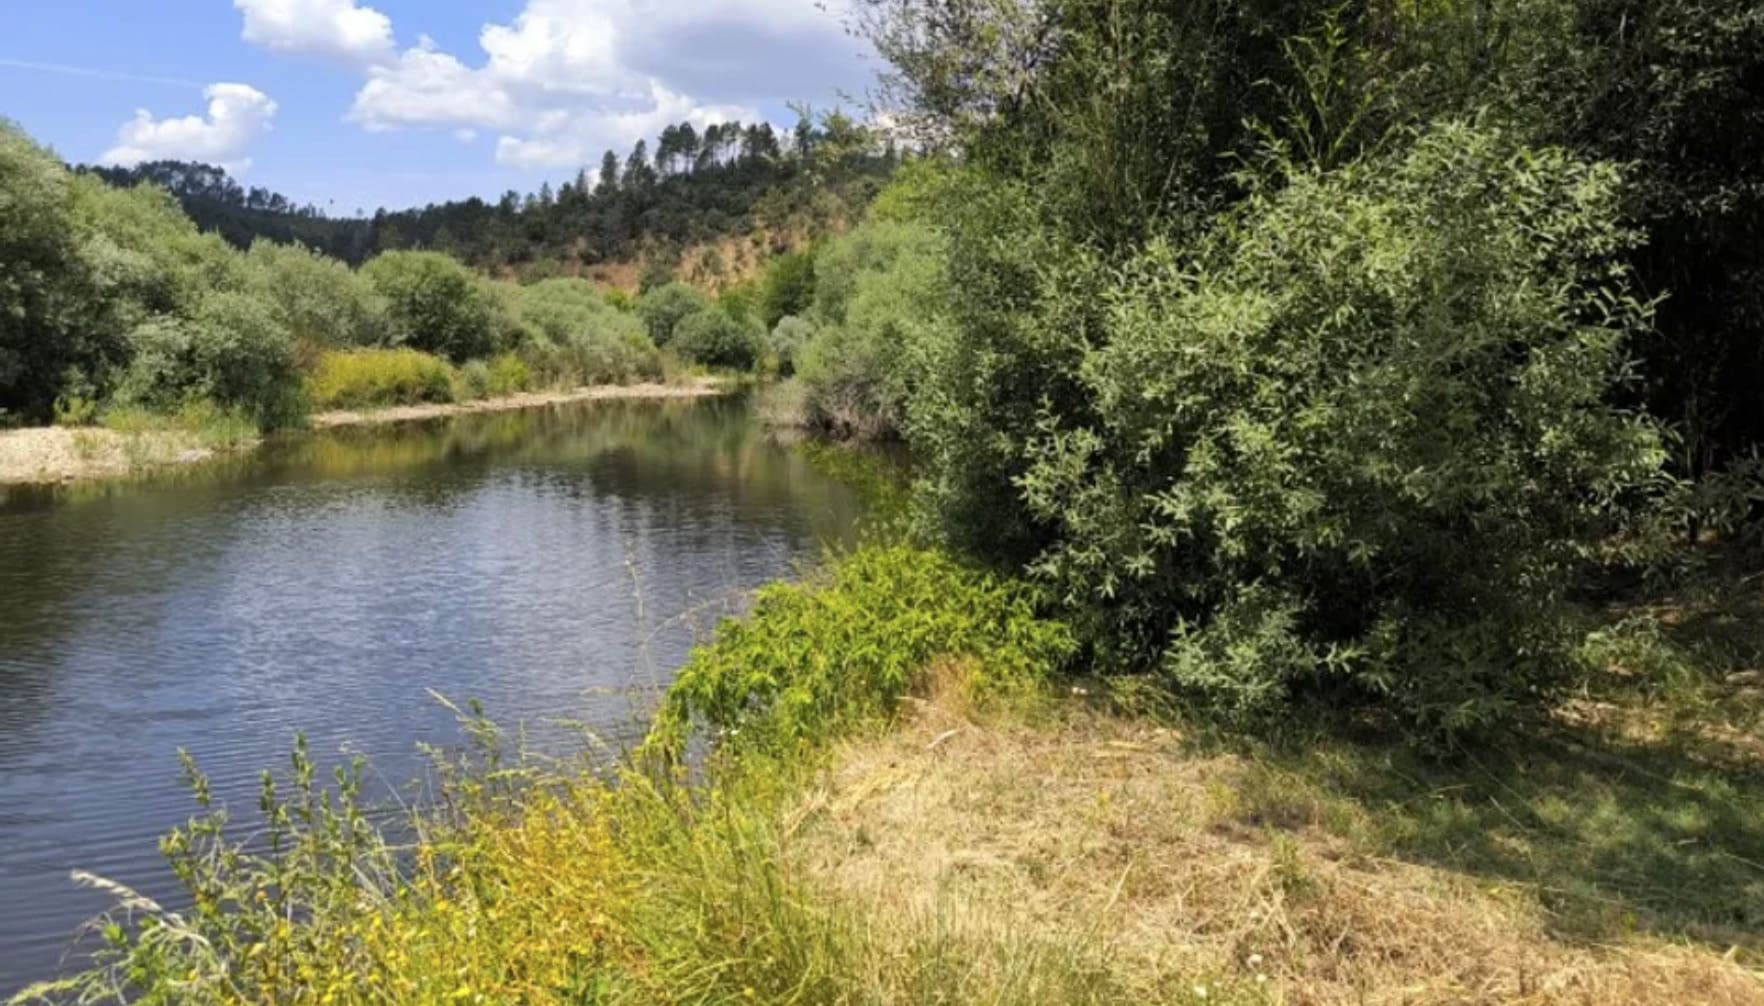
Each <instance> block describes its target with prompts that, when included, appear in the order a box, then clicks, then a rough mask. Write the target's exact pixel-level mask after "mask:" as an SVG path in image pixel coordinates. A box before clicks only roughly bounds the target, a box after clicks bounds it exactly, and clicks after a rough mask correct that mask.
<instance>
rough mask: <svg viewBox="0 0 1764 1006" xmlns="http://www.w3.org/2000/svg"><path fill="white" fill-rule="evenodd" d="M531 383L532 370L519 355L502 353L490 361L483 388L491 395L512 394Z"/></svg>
mask: <svg viewBox="0 0 1764 1006" xmlns="http://www.w3.org/2000/svg"><path fill="white" fill-rule="evenodd" d="M532 385H533V371H532V370H531V369H529V368H528V367H527V364H526V363H525V362H524V361H522V360H521V358H520V357H518V356H516V355H514V354H513V353H504V354H502V355H501V356H498V357H497V358H496V359H494V360H491V361H490V369H489V372H488V374H487V376H486V379H485V382H484V390H485V391H487V392H489V393H490V394H492V395H513V394H516V393H518V392H522V391H526V390H527V389H528V388H530V387H532Z"/></svg>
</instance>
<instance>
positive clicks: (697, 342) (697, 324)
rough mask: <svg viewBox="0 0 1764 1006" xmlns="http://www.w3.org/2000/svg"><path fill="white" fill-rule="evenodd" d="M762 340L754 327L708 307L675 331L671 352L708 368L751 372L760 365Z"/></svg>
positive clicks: (683, 321)
mask: <svg viewBox="0 0 1764 1006" xmlns="http://www.w3.org/2000/svg"><path fill="white" fill-rule="evenodd" d="M761 342H762V338H761V336H760V333H759V332H758V331H757V330H756V329H754V328H753V327H752V326H750V325H747V324H743V323H742V322H740V321H737V320H736V319H734V318H731V317H729V315H728V314H727V313H725V312H724V311H723V310H722V309H721V308H717V307H709V308H706V309H704V310H702V311H700V312H698V313H697V314H694V315H689V316H687V317H686V318H685V319H684V320H682V321H681V322H680V324H679V325H677V326H676V327H675V328H674V338H673V342H672V348H673V350H674V352H676V353H678V354H680V356H681V357H682V358H683V359H686V360H690V361H692V362H693V363H699V364H703V365H704V366H707V367H728V368H730V369H733V370H752V369H754V367H755V366H757V365H758V364H759V359H760V354H761V352H762V351H763V350H762V347H761Z"/></svg>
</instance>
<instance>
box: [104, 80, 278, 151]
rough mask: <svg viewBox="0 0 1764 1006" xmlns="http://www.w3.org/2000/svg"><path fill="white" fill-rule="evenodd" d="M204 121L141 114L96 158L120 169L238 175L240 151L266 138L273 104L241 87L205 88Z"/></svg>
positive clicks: (144, 111)
mask: <svg viewBox="0 0 1764 1006" xmlns="http://www.w3.org/2000/svg"><path fill="white" fill-rule="evenodd" d="M203 96H204V97H206V98H207V99H208V114H207V115H205V116H204V115H188V116H184V117H182V118H176V119H156V118H154V117H153V113H152V112H150V111H148V110H147V109H145V108H143V109H141V110H139V111H137V112H136V113H135V117H134V118H133V119H131V120H130V121H128V122H126V123H124V124H123V126H122V128H121V129H118V130H117V133H116V145H115V146H114V147H111V148H110V149H109V150H107V151H105V152H104V156H103V157H102V158H100V160H102V161H103V162H104V163H105V164H120V165H124V166H128V165H134V164H139V163H140V162H142V161H157V160H180V161H204V162H207V163H211V164H220V165H224V166H226V167H227V168H228V169H229V170H232V171H243V170H245V169H246V168H249V167H250V166H251V161H250V159H249V158H247V157H245V156H244V154H245V151H246V149H247V148H248V147H250V146H251V144H252V143H253V142H255V141H256V140H257V138H258V137H260V136H262V135H263V134H264V133H267V132H269V129H270V122H271V120H273V119H274V118H275V116H276V103H275V102H274V101H271V100H270V97H269V95H267V94H264V93H263V92H262V91H259V90H258V89H257V88H255V87H251V86H249V85H246V84H210V85H209V86H208V87H207V88H206V89H205V90H204V91H203Z"/></svg>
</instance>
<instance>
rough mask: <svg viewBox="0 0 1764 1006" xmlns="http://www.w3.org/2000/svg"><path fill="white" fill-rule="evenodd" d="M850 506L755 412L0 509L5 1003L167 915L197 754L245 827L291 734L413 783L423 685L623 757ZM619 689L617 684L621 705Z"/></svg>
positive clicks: (323, 461) (430, 712)
mask: <svg viewBox="0 0 1764 1006" xmlns="http://www.w3.org/2000/svg"><path fill="white" fill-rule="evenodd" d="M858 509H859V504H858V501H857V500H856V499H855V498H854V496H853V495H852V494H851V492H849V491H848V490H847V489H845V488H844V487H842V486H840V485H837V484H835V483H832V482H830V481H829V480H827V479H826V478H825V477H823V476H821V475H819V474H818V473H817V472H816V471H815V470H814V469H812V468H811V467H809V465H808V464H807V463H806V462H804V461H803V460H802V459H801V458H800V457H798V456H796V455H793V454H791V453H789V452H786V451H783V450H781V449H779V448H778V447H776V446H774V445H772V444H769V443H768V442H766V441H765V440H764V439H763V438H762V437H761V436H760V435H759V434H758V432H757V430H756V427H755V424H754V423H753V422H752V420H751V417H750V414H749V412H748V410H747V407H746V405H745V403H743V402H742V401H740V400H738V399H717V400H709V401H699V402H647V403H637V402H606V403H593V404H585V405H573V406H560V407H556V408H551V409H545V410H533V411H528V412H519V413H502V414H492V415H481V416H469V417H460V418H457V419H452V420H444V421H440V422H436V423H424V424H406V425H400V426H395V427H381V428H360V429H349V430H338V431H333V432H330V433H326V434H315V435H309V436H300V437H293V438H289V439H288V440H286V441H283V442H278V443H272V444H270V445H268V446H266V447H265V448H263V449H262V450H260V451H257V452H255V453H252V454H250V455H247V456H242V457H239V458H233V459H227V460H223V461H219V462H215V463H212V464H208V465H203V466H199V467H195V468H190V469H185V470H181V471H178V472H172V473H165V474H163V475H160V476H155V477H154V478H152V479H150V480H147V481H144V482H140V483H135V484H128V485H115V484H112V485H100V486H84V487H77V488H71V489H57V490H24V491H18V490H15V491H12V492H11V493H10V494H6V495H0V906H4V908H3V909H0V996H3V995H4V994H6V993H7V992H10V991H12V990H14V989H16V988H17V987H18V986H20V985H22V984H24V983H25V982H26V981H29V980H32V979H35V978H40V977H44V976H45V975H47V974H48V973H49V972H50V971H52V970H53V969H54V968H55V964H56V961H57V959H58V958H59V956H60V954H61V952H62V950H63V949H64V948H65V947H66V946H67V945H68V938H69V936H70V935H71V933H72V932H73V930H74V929H75V928H76V927H77V926H78V924H79V923H80V922H81V921H83V920H84V919H85V918H87V917H89V916H90V915H92V914H93V913H94V912H95V911H97V910H100V909H102V908H104V907H105V906H106V905H105V899H103V898H102V897H96V896H93V895H91V894H82V893H81V892H78V891H76V890H75V889H74V888H73V887H72V886H71V884H70V883H69V882H68V880H67V874H68V871H69V870H70V869H72V868H74V867H80V868H83V869H90V870H94V871H96V872H98V873H101V874H104V875H107V876H111V877H114V878H115V879H118V880H121V881H123V882H124V883H129V884H137V885H141V886H143V887H145V888H146V889H147V890H148V892H149V893H163V892H165V891H166V885H165V882H164V879H165V878H164V871H163V870H162V869H161V868H160V867H159V862H158V858H157V855H156V852H155V842H154V840H155V837H156V836H157V835H158V834H160V833H161V832H163V831H164V830H165V829H166V828H167V827H169V826H171V825H173V824H176V823H178V822H180V821H182V820H184V819H185V818H186V817H187V816H188V814H189V811H190V807H189V804H188V803H187V799H186V797H185V794H184V793H183V792H182V791H181V790H180V789H179V787H178V786H177V785H176V782H175V780H176V775H177V764H176V751H177V749H178V748H179V747H186V748H188V749H189V750H190V751H191V753H193V754H194V755H195V756H196V757H197V759H198V760H199V761H200V762H201V763H202V764H203V766H204V768H206V769H207V770H208V771H209V772H210V773H211V774H212V775H213V776H214V779H215V784H216V787H217V791H218V792H220V793H221V794H222V795H224V796H227V797H229V798H230V799H231V800H232V801H233V803H234V805H235V806H236V807H239V808H241V809H242V812H241V815H240V816H246V815H245V814H244V813H243V810H246V809H249V808H250V807H251V806H252V805H253V800H252V797H253V794H254V792H255V791H254V788H253V786H254V782H253V780H254V779H255V774H256V772H257V771H258V770H260V769H262V768H264V767H266V766H270V765H275V764H279V763H280V762H281V760H282V759H283V757H284V756H285V754H286V752H287V750H288V747H289V743H290V740H291V738H292V736H293V735H294V733H295V732H296V731H303V732H305V733H306V734H307V736H308V737H309V739H310V741H311V744H312V747H313V749H314V751H315V752H317V753H320V754H327V753H336V752H339V751H343V750H349V751H360V752H364V753H366V754H368V755H369V756H370V757H371V758H372V759H373V762H374V765H375V767H376V769H377V770H378V771H379V772H380V773H381V775H382V777H383V778H384V779H387V780H406V779H410V778H413V777H415V776H416V775H417V774H418V772H419V770H420V765H419V764H418V763H417V761H416V755H415V748H416V745H417V743H418V742H419V741H426V742H431V743H446V742H449V741H451V740H454V739H455V734H454V729H453V722H452V718H451V714H449V713H448V712H447V711H446V710H444V709H442V708H440V707H439V706H437V705H436V704H435V703H434V702H433V701H432V700H431V699H430V698H429V696H428V690H430V689H433V690H435V691H437V692H440V693H442V694H445V695H448V696H451V697H456V698H464V697H476V698H480V699H482V700H483V701H484V703H485V705H486V707H487V708H488V710H489V711H490V713H491V714H492V715H493V716H494V717H495V718H497V719H499V720H502V721H505V722H510V721H524V722H526V723H527V724H528V725H529V727H530V729H531V731H532V733H533V734H534V736H535V737H536V738H537V739H538V741H539V743H541V744H543V743H545V742H546V740H547V739H551V740H553V741H555V742H561V741H560V740H559V732H560V730H561V728H560V727H557V726H555V725H556V724H557V723H559V722H560V721H561V720H564V719H569V720H580V721H583V722H586V723H588V724H590V725H591V726H593V727H594V728H595V730H596V732H597V733H599V734H601V735H602V736H608V737H611V738H612V739H614V740H615V741H616V740H618V739H628V738H629V737H630V736H631V734H632V733H633V732H634V730H635V729H636V727H637V725H638V724H640V722H641V717H642V715H643V703H644V702H645V701H647V699H648V698H649V697H651V696H652V695H653V689H654V688H655V687H658V686H659V685H660V684H662V681H661V680H660V678H661V677H662V676H663V675H664V674H665V673H666V671H667V670H668V669H671V668H673V667H675V666H677V665H678V663H679V662H680V660H681V659H682V658H683V657H684V655H685V651H686V649H687V647H688V646H689V645H690V644H691V642H692V639H693V638H694V633H695V632H696V631H699V630H700V629H702V628H705V627H708V625H709V624H710V623H711V622H712V621H714V619H715V617H716V616H717V615H718V614H721V613H722V612H724V611H726V610H728V608H729V607H730V606H731V605H733V604H736V603H738V602H739V598H740V596H741V594H742V592H743V591H744V589H746V588H750V587H752V586H754V585H756V584H758V583H760V582H763V581H765V580H768V579H771V578H774V577H777V576H780V575H784V574H786V573H788V572H789V571H790V569H791V566H792V564H793V563H794V562H796V561H798V560H801V559H803V558H807V557H812V556H813V555H814V554H815V553H816V551H817V550H818V548H819V547H820V546H821V544H822V543H824V542H827V541H829V540H836V539H841V538H844V537H846V536H847V535H849V534H850V530H851V527H852V525H853V522H854V521H855V519H856V516H857V512H858ZM634 686H635V687H634Z"/></svg>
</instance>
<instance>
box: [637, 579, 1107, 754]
mask: <svg viewBox="0 0 1764 1006" xmlns="http://www.w3.org/2000/svg"><path fill="white" fill-rule="evenodd" d="M1071 650H1072V641H1071V637H1070V635H1069V633H1068V632H1067V631H1066V629H1065V628H1064V627H1063V626H1061V625H1060V624H1059V623H1057V622H1051V621H1047V620H1045V619H1041V618H1038V617H1036V614H1035V610H1034V606H1033V605H1032V603H1031V600H1030V597H1029V595H1028V594H1027V592H1026V591H1024V589H1023V588H1022V585H1020V584H1017V583H1014V582H1012V581H1009V580H1003V579H999V578H997V577H994V576H991V575H989V574H986V573H983V572H977V571H974V570H971V569H968V568H965V567H963V566H962V565H960V564H959V563H956V562H954V561H952V560H951V559H950V558H949V557H948V556H946V555H943V554H940V553H937V552H934V551H926V550H923V549H915V548H908V547H871V548H865V549H860V550H858V551H857V552H854V553H852V554H850V555H848V556H845V557H843V558H840V559H838V560H837V561H835V562H834V563H833V564H832V567H831V569H830V570H829V571H828V573H827V576H826V579H825V580H824V581H821V582H810V583H806V584H800V585H799V584H777V585H774V586H771V587H767V588H765V589H764V590H762V591H761V593H760V595H759V597H758V598H757V599H756V601H755V603H754V608H753V612H752V613H751V614H750V615H749V616H748V617H747V618H745V619H742V620H739V621H731V622H727V623H725V624H724V625H723V626H722V627H721V628H719V630H718V632H717V637H716V639H715V640H714V641H713V642H711V643H710V644H709V645H706V646H703V647H700V648H699V649H697V650H695V651H694V652H693V655H692V658H691V660H690V661H689V662H688V663H687V665H686V667H685V668H684V669H683V670H681V672H680V676H679V678H678V679H677V680H676V682H675V684H674V685H673V687H671V688H670V689H669V690H668V698H667V704H666V705H665V706H664V708H663V709H662V711H661V713H660V714H659V715H658V717H657V719H656V722H655V725H654V728H653V730H652V732H651V735H650V737H649V740H648V741H647V742H646V747H648V748H649V749H650V750H652V751H656V752H660V753H668V754H672V755H678V754H680V753H681V752H682V751H683V750H684V747H683V746H684V744H685V743H686V740H687V738H688V736H689V732H690V730H691V728H692V727H693V726H694V725H695V724H700V725H708V726H710V727H712V728H714V729H715V730H717V731H720V732H722V733H723V734H724V735H726V736H728V735H734V734H737V733H739V732H745V733H746V735H747V736H746V738H745V743H747V744H751V745H755V746H760V747H768V746H771V747H781V748H782V749H784V750H791V749H794V748H796V747H797V746H798V745H803V744H814V743H818V742H820V741H824V740H826V739H829V738H830V737H832V736H834V735H835V734H836V733H837V732H838V731H840V730H842V729H848V728H850V727H852V726H854V725H856V724H858V723H861V722H862V721H864V720H866V719H874V718H877V717H885V716H887V715H888V714H889V713H890V712H891V711H892V710H893V708H894V705H895V703H896V702H897V701H898V700H899V699H900V697H901V696H903V695H906V694H908V693H909V692H911V691H913V690H915V689H921V690H922V689H924V688H925V687H926V686H927V685H928V684H929V682H928V678H927V676H928V674H929V673H930V672H931V670H932V666H931V665H932V663H933V661H934V660H935V659H937V658H966V659H970V660H973V661H977V662H978V665H979V668H980V670H979V673H978V674H977V675H976V676H973V677H971V678H970V679H969V680H968V682H967V684H968V685H969V686H970V687H973V688H976V689H979V690H980V691H983V692H990V693H993V694H999V695H1004V694H1010V693H1017V694H1019V695H1020V694H1024V693H1027V692H1029V691H1032V690H1033V689H1034V688H1036V687H1037V686H1038V685H1039V684H1040V683H1041V682H1044V681H1045V680H1046V678H1047V676H1048V674H1049V673H1050V672H1051V671H1053V670H1055V669H1056V668H1058V667H1059V665H1060V664H1061V663H1062V662H1063V661H1064V660H1065V659H1066V658H1067V657H1068V656H1069V655H1070V654H1071Z"/></svg>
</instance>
